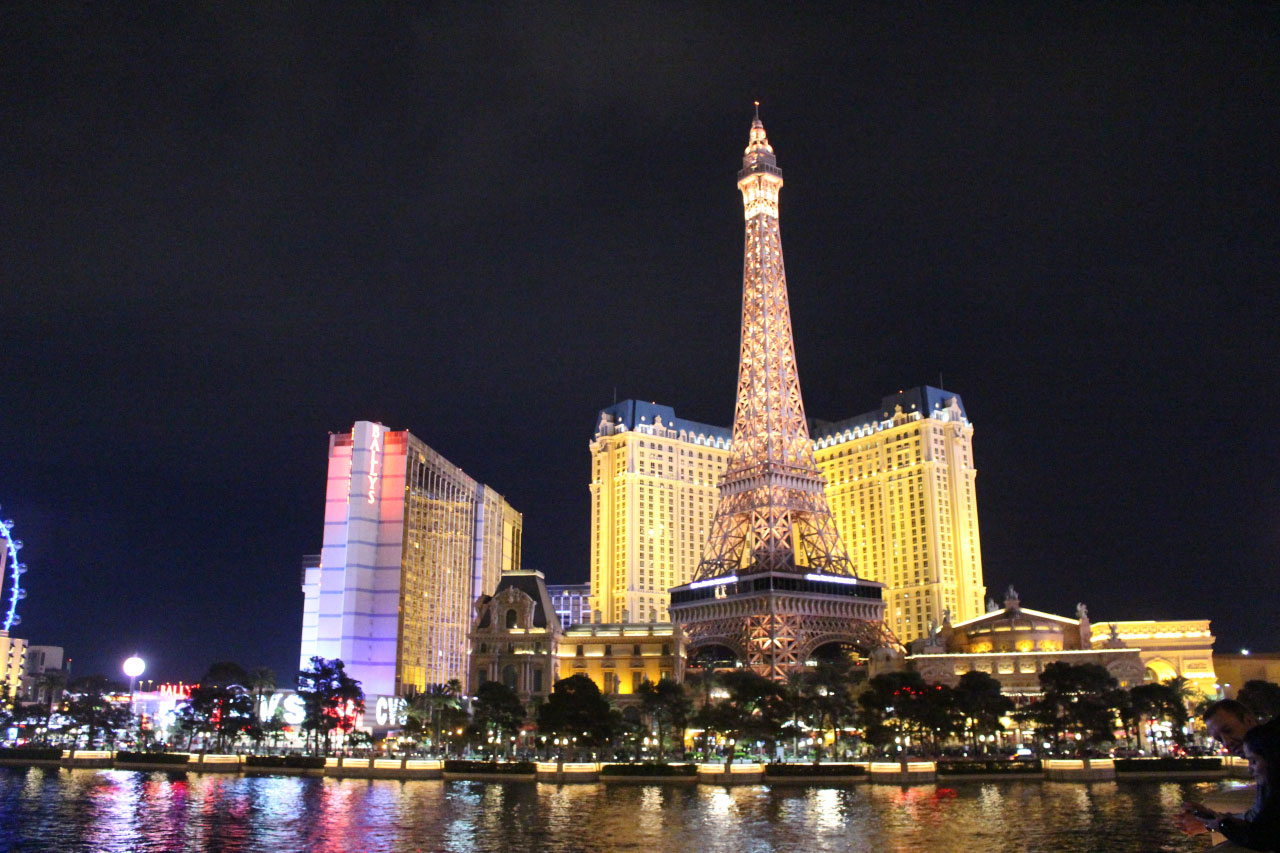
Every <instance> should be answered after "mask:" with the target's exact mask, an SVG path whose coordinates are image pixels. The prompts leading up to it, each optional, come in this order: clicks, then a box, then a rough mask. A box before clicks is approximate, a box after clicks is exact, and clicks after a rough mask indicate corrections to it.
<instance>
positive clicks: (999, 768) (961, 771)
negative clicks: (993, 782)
mask: <svg viewBox="0 0 1280 853" xmlns="http://www.w3.org/2000/svg"><path fill="white" fill-rule="evenodd" d="M1042 769H1043V768H1042V765H1041V764H1040V759H1038V758H1037V759H1032V760H1029V761H1001V760H999V759H993V760H990V761H987V760H972V761H939V762H938V774H939V775H940V776H964V775H966V774H977V773H1006V774H1009V775H1016V774H1018V773H1039V772H1041V770H1042Z"/></svg>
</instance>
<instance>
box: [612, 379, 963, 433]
mask: <svg viewBox="0 0 1280 853" xmlns="http://www.w3.org/2000/svg"><path fill="white" fill-rule="evenodd" d="M952 399H954V400H955V402H956V405H957V406H959V407H960V414H961V416H962V417H964V418H965V420H968V417H969V416H968V414H967V413H966V412H965V410H964V402H963V401H962V400H961V399H960V395H959V394H957V393H955V392H954V391H944V390H943V389H941V388H934V387H933V386H932V385H921V386H919V387H916V388H909V389H908V390H906V391H899V392H898V393H896V394H890V395H889V396H887V397H885V398H884V399H883V400H881V401H880V408H879V409H875V410H872V411H870V412H865V413H863V414H861V415H855V416H854V417H851V418H845V419H844V420H841V421H823V420H818V419H817V418H810V419H809V433H810V434H811V435H812V437H813V438H815V439H818V438H823V437H824V436H828V435H834V434H836V433H841V432H844V431H845V430H851V429H856V428H858V427H865V426H870V425H872V424H875V423H878V422H880V421H885V420H888V419H890V418H892V417H893V413H894V409H895V408H896V407H897V406H902V411H904V412H906V413H907V414H910V413H911V412H919V413H920V414H921V416H922V417H929V416H930V415H931V414H932V413H933V412H936V411H939V410H940V409H945V408H947V406H948V405H949V404H950V402H951V400H952ZM600 414H601V415H604V414H609V415H613V416H614V417H616V418H617V419H618V422H619V423H620V424H622V425H623V426H625V427H626V428H627V429H628V430H634V429H635V428H636V425H637V424H645V425H647V426H652V425H653V424H654V422H655V420H656V419H657V418H662V423H663V425H664V426H666V427H667V428H668V429H675V430H686V431H688V432H689V433H690V434H697V433H701V434H703V435H705V436H708V437H709V438H724V439H725V440H726V441H729V440H732V439H733V430H732V428H729V427H718V426H711V425H709V424H704V423H698V422H697V421H690V420H685V419H684V418H678V417H676V410H675V409H673V408H671V407H670V406H663V405H660V404H658V403H645V402H643V401H641V400H623V401H622V402H619V403H614V404H613V405H612V406H609V407H608V408H606V409H601V410H600ZM599 422H600V418H599V416H598V415H597V417H596V423H599Z"/></svg>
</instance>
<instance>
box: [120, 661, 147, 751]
mask: <svg viewBox="0 0 1280 853" xmlns="http://www.w3.org/2000/svg"><path fill="white" fill-rule="evenodd" d="M122 669H124V674H125V675H127V676H129V713H130V714H132V715H133V716H135V717H136V716H138V701H137V697H136V696H135V694H134V692H133V689H134V687H135V686H136V685H137V683H138V676H139V675H142V673H144V672H146V671H147V662H146V661H144V660H143V659H142V658H140V657H138V656H137V655H136V654H135V655H132V656H131V657H129V658H127V659H126V660H125V662H124V666H123V667H122ZM138 739H139V740H141V739H142V723H141V721H139V723H138Z"/></svg>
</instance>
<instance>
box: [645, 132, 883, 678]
mask: <svg viewBox="0 0 1280 853" xmlns="http://www.w3.org/2000/svg"><path fill="white" fill-rule="evenodd" d="M781 188H782V172H781V171H780V170H779V169H778V165H777V158H776V157H775V156H774V153H773V148H772V146H770V145H769V140H768V138H767V137H766V136H765V131H764V125H763V124H761V122H760V116H759V113H757V114H756V117H755V120H754V121H753V122H752V125H751V137H750V142H749V143H748V145H747V149H746V153H745V156H744V157H743V159H742V171H740V172H739V173H738V189H740V190H741V191H742V204H743V208H744V212H745V216H746V246H745V250H744V257H743V272H742V347H741V357H740V360H739V364H738V395H737V402H736V407H735V411H734V421H733V445H732V451H731V453H730V456H729V464H728V468H727V469H726V471H725V475H724V479H723V480H722V481H721V482H720V486H719V490H720V503H719V505H718V507H717V509H716V514H715V517H714V519H713V521H712V525H711V535H710V537H709V538H708V540H707V544H706V548H705V550H704V551H703V556H702V561H701V562H700V563H699V565H698V570H697V574H696V575H695V577H694V580H693V582H692V583H689V584H686V585H684V586H680V587H676V588H675V589H673V590H672V591H671V604H670V610H671V616H672V619H673V620H674V621H678V622H680V623H681V625H682V626H683V627H684V629H685V631H686V633H687V634H688V637H689V643H688V646H689V649H690V651H691V653H692V654H696V652H697V651H698V650H699V649H700V648H706V647H711V646H721V647H724V648H726V649H728V650H729V651H731V652H732V653H733V654H734V655H735V656H736V657H738V658H739V659H740V660H742V661H744V662H745V663H747V664H748V665H750V666H751V667H752V668H753V669H755V670H756V671H757V672H760V673H761V674H763V675H768V676H769V677H771V678H782V677H785V675H786V674H787V673H788V672H791V671H793V670H795V669H797V668H799V667H803V666H804V665H805V663H806V661H807V660H808V659H809V657H810V656H811V655H812V653H813V652H814V651H815V650H816V649H817V648H818V647H819V646H823V645H827V644H829V643H839V644H842V645H852V646H855V647H857V648H859V649H860V650H862V651H870V650H871V649H872V648H876V647H878V646H882V645H886V644H891V645H896V644H897V641H896V639H895V638H894V637H893V635H892V634H891V633H890V632H889V631H888V630H887V629H886V628H885V627H884V624H883V616H884V608H885V603H884V600H883V596H882V591H883V584H879V583H874V582H871V581H864V580H860V579H859V578H857V577H856V576H855V574H854V572H853V568H852V565H851V563H850V561H849V557H848V554H847V553H846V552H845V548H844V545H843V543H842V542H841V541H840V536H839V534H838V533H837V531H836V527H835V522H834V521H833V519H832V517H831V511H830V509H829V508H828V506H827V498H826V494H825V492H824V488H825V485H826V481H825V479H824V478H823V476H822V474H821V473H820V472H819V471H818V466H817V463H816V462H815V460H814V452H813V442H812V440H811V439H810V437H809V428H808V425H807V423H806V422H805V416H804V404H803V402H802V401H801V398H800V378H799V375H798V373H797V371H796V358H795V343H794V341H793V339H792V336H791V313H790V310H789V308H788V306H787V280H786V272H785V270H784V268H783V263H782V240H781V237H780V236H779V232H778V191H779V190H780V189H781Z"/></svg>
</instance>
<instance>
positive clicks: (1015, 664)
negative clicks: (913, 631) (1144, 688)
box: [907, 587, 1146, 695]
mask: <svg viewBox="0 0 1280 853" xmlns="http://www.w3.org/2000/svg"><path fill="white" fill-rule="evenodd" d="M1076 612H1077V618H1075V619H1071V618H1069V617H1066V616H1056V615H1054V614H1052V613H1042V612H1041V611H1039V610H1031V609H1030V608H1025V607H1023V606H1022V603H1021V601H1020V600H1019V597H1018V594H1017V592H1016V591H1014V589H1013V587H1009V591H1008V592H1007V593H1006V595H1005V602H1004V607H1003V608H996V609H993V610H990V611H988V612H987V613H985V614H983V615H982V616H979V617H977V618H976V619H970V620H968V621H966V622H960V623H958V624H955V625H952V624H951V621H950V618H949V617H948V618H945V619H944V620H943V623H942V626H941V627H940V628H939V629H938V630H936V631H935V632H934V633H933V634H932V635H931V636H930V637H929V638H926V639H922V640H918V641H916V642H914V643H912V644H911V654H910V655H908V657H907V664H908V665H909V666H911V667H912V668H913V669H915V670H916V671H917V672H919V673H920V675H921V677H923V678H924V680H925V681H928V682H930V683H940V684H947V685H951V686H955V684H956V683H957V682H959V680H960V676H962V675H964V674H965V673H966V672H969V671H970V670H977V671H979V672H985V673H988V674H989V675H991V676H993V677H995V678H996V679H998V680H999V681H1000V684H1001V687H1002V689H1003V691H1004V692H1005V693H1007V694H1015V695H1029V694H1036V693H1039V692H1040V673H1041V672H1043V671H1044V668H1045V667H1046V666H1048V665H1049V664H1051V663H1059V662H1061V663H1069V664H1083V663H1093V664H1098V665H1100V666H1102V667H1105V668H1106V670H1107V671H1108V672H1109V673H1111V675H1112V676H1113V677H1114V678H1115V679H1116V681H1118V682H1119V683H1120V686H1121V687H1132V686H1134V685H1136V684H1142V683H1143V682H1144V681H1145V680H1146V678H1145V667H1144V666H1143V664H1142V657H1141V653H1140V652H1139V650H1138V649H1136V648H1129V647H1128V646H1126V645H1125V643H1124V641H1123V640H1121V639H1120V638H1118V637H1116V636H1114V635H1113V634H1111V633H1110V632H1108V633H1107V636H1106V637H1105V638H1104V639H1101V640H1099V641H1098V643H1097V644H1096V645H1095V644H1094V642H1093V634H1092V626H1091V625H1090V623H1089V616H1088V611H1087V610H1086V609H1085V607H1084V605H1080V606H1078V607H1077V609H1076Z"/></svg>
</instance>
